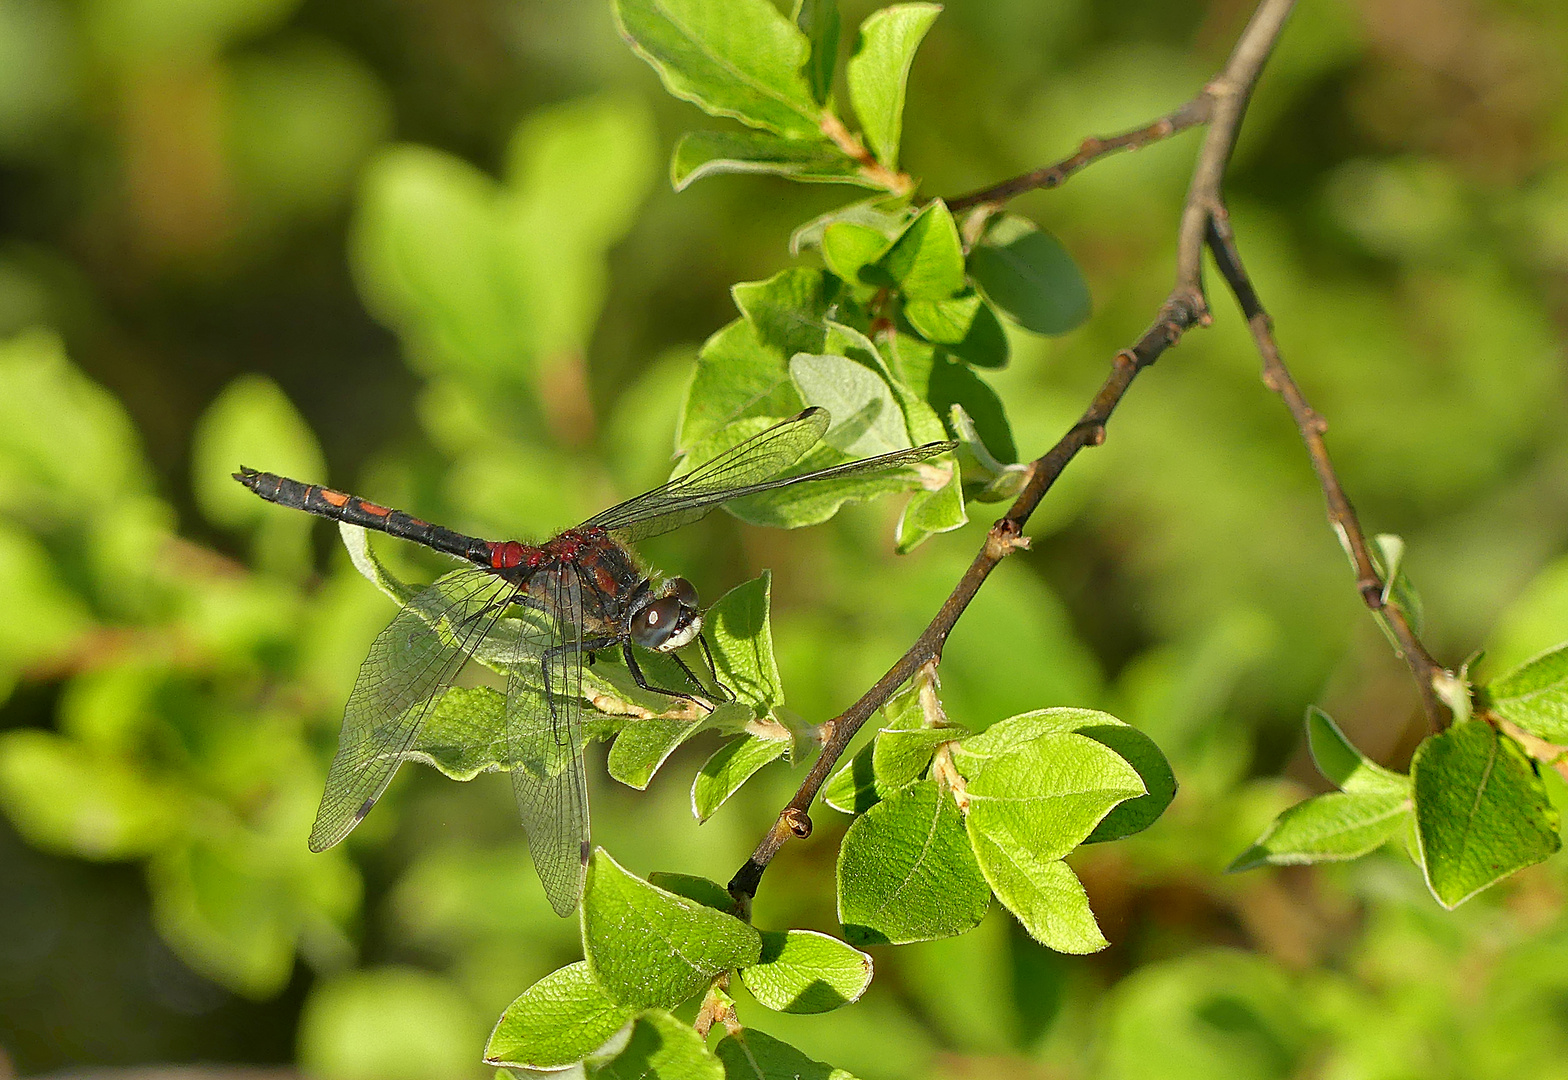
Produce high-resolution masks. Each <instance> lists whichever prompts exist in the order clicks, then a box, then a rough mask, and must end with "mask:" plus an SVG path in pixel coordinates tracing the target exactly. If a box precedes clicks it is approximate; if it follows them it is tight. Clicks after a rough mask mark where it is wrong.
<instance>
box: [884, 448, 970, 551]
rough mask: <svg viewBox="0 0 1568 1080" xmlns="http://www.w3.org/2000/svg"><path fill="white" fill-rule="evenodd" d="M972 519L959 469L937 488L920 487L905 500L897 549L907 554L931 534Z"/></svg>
mask: <svg viewBox="0 0 1568 1080" xmlns="http://www.w3.org/2000/svg"><path fill="white" fill-rule="evenodd" d="M968 522H969V514H968V513H967V512H966V511H965V510H964V492H963V487H962V485H961V483H960V481H959V474H958V470H956V469H955V470H954V471H953V478H952V479H951V480H949V481H948V482H947V483H946V484H943V485H942V486H941V487H939V488H937V489H936V490H935V491H925V490H922V491H917V492H915V493H914V494H913V495H911V496H910V497H909V502H907V503H905V504H904V512H903V514H901V515H900V516H899V519H898V526H897V528H896V529H895V530H894V532H893V539H894V544H893V550H894V551H896V552H898V553H899V554H900V555H907V554H909V553H910V552H911V551H913V550H915V548H917V547H919V546H920V545H921V544H923V543H925V541H926V540H927V538H929V537H931V536H934V535H936V534H937V533H944V532H952V531H953V530H954V529H959V528H962V527H963V526H964V525H966V524H968Z"/></svg>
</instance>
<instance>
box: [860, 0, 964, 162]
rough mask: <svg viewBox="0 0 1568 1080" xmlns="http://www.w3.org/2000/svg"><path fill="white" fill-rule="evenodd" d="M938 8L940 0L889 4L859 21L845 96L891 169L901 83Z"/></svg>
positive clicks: (900, 123)
mask: <svg viewBox="0 0 1568 1080" xmlns="http://www.w3.org/2000/svg"><path fill="white" fill-rule="evenodd" d="M941 11H942V7H941V5H940V4H893V5H891V6H889V7H885V8H882V9H881V10H880V11H874V12H872V13H871V14H870V15H869V16H867V17H866V21H865V22H863V23H861V24H860V38H859V40H858V41H857V42H856V44H855V55H854V56H852V57H850V60H849V68H848V76H849V99H850V102H851V103H852V104H853V105H854V106H855V115H856V116H858V117H860V125H861V127H862V128H864V129H865V133H866V141H867V142H869V143H870V144H871V149H872V152H874V153H875V154H876V156H877V160H878V161H880V162H882V164H884V165H886V166H887V167H888V168H890V169H892V168H896V167H897V166H898V144H899V140H900V139H901V138H902V136H903V130H904V91H905V84H906V83H907V82H908V80H909V69H910V66H911V65H912V64H914V62H915V50H916V49H918V48H920V42H921V41H922V39H924V38H925V36H926V31H927V30H929V29H931V24H932V22H934V21H935V20H936V17H937V15H938V14H940V13H941Z"/></svg>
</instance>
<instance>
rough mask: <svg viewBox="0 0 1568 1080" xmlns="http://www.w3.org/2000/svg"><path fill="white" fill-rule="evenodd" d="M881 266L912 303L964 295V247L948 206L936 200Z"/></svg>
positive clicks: (916, 218)
mask: <svg viewBox="0 0 1568 1080" xmlns="http://www.w3.org/2000/svg"><path fill="white" fill-rule="evenodd" d="M879 265H880V266H881V268H882V269H883V270H885V271H887V274H888V276H889V277H891V278H892V279H893V280H894V281H895V282H897V283H898V287H899V289H901V290H902V291H903V293H904V296H905V297H906V298H907V299H909V300H946V299H949V298H950V297H953V296H956V295H957V294H958V293H960V292H963V291H964V289H965V287H966V284H965V281H964V246H963V243H962V241H960V240H959V237H958V226H957V225H956V224H955V223H954V222H953V215H952V214H950V213H948V210H947V204H946V203H944V202H943V201H942V200H941V199H932V200H931V202H930V203H928V204H927V205H926V207H925V209H923V210H921V211H920V213H919V214H918V215H916V217H915V219H914V220H913V221H911V222H910V223H909V226H908V227H907V228H906V229H905V230H904V232H903V234H902V235H900V236H899V238H898V239H897V240H895V241H893V244H892V246H891V247H889V248H888V249H887V254H885V255H883V256H882V258H881V261H880V263H879Z"/></svg>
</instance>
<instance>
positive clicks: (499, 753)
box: [402, 686, 527, 780]
mask: <svg viewBox="0 0 1568 1080" xmlns="http://www.w3.org/2000/svg"><path fill="white" fill-rule="evenodd" d="M523 692H525V693H526V692H527V691H526V690H525V691H523ZM508 745H509V740H508V739H507V735H506V696H505V695H504V694H502V693H501V692H500V691H498V690H494V689H492V688H490V687H488V686H473V687H462V686H454V687H452V688H451V689H450V690H448V691H447V692H446V693H445V694H443V695H441V700H440V701H438V702H436V705H435V708H433V709H431V710H430V712H429V714H428V715H427V716H426V717H425V722H424V725H423V726H422V727H421V728H420V730H419V734H418V736H417V738H416V740H415V742H414V745H413V746H411V747H410V748H409V749H408V750H406V751H404V753H403V755H402V756H403V758H404V760H407V761H418V762H421V763H422V764H425V765H429V766H431V767H432V768H435V769H438V770H440V772H441V773H442V774H443V775H445V776H449V777H451V778H452V779H453V780H472V779H473V778H474V777H476V776H478V775H479V774H480V773H483V772H494V771H496V770H497V769H502V770H505V769H510V768H511V767H512V765H513V762H512V760H511V757H510V755H509V753H508V751H507V747H508Z"/></svg>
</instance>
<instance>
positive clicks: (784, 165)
mask: <svg viewBox="0 0 1568 1080" xmlns="http://www.w3.org/2000/svg"><path fill="white" fill-rule="evenodd" d="M725 173H763V174H766V175H768V176H783V177H787V178H788V179H790V180H798V181H802V182H808V183H818V184H857V185H859V186H860V187H869V188H881V187H882V186H883V185H882V184H880V183H878V182H877V181H876V180H874V179H871V178H869V177H867V176H866V175H865V173H864V172H863V171H862V170H861V168H860V163H859V162H858V161H856V160H855V159H854V158H852V157H849V156H847V155H846V154H845V153H844V152H843V151H842V150H840V149H839V148H838V147H837V146H834V145H833V144H832V143H829V142H821V141H817V140H811V141H807V140H804V139H784V138H780V137H779V136H777V135H769V134H766V133H764V132H760V131H688V132H687V133H686V134H684V135H682V136H681V139H680V142H678V143H676V144H675V153H674V154H673V155H672V156H671V157H670V184H671V185H672V186H673V187H674V188H675V190H676V191H685V190H686V189H687V188H688V187H690V186H691V185H692V184H694V183H696V182H697V181H698V180H701V179H702V178H703V177H705V176H721V175H723V174H725Z"/></svg>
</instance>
